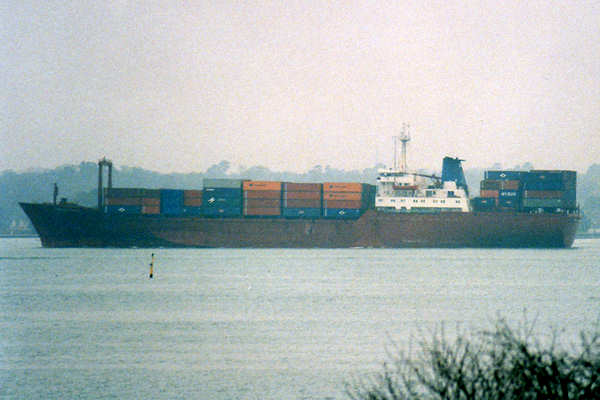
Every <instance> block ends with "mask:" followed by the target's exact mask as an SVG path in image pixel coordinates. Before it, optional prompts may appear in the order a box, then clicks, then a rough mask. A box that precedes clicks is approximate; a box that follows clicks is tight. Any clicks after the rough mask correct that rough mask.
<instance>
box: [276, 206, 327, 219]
mask: <svg viewBox="0 0 600 400" xmlns="http://www.w3.org/2000/svg"><path fill="white" fill-rule="evenodd" d="M282 215H283V216H284V217H288V218H319V217H320V216H321V209H320V208H284V209H283V211H282Z"/></svg>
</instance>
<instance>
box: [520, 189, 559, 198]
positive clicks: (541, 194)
mask: <svg viewBox="0 0 600 400" xmlns="http://www.w3.org/2000/svg"><path fill="white" fill-rule="evenodd" d="M564 194H565V193H564V192H563V191H560V190H526V191H525V196H524V197H525V198H526V199H562V198H563V196H564Z"/></svg>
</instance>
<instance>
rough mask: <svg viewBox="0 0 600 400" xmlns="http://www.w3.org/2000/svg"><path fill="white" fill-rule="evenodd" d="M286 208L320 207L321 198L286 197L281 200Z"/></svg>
mask: <svg viewBox="0 0 600 400" xmlns="http://www.w3.org/2000/svg"><path fill="white" fill-rule="evenodd" d="M283 206H284V207H286V208H321V199H287V200H284V201H283Z"/></svg>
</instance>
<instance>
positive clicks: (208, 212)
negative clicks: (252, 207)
mask: <svg viewBox="0 0 600 400" xmlns="http://www.w3.org/2000/svg"><path fill="white" fill-rule="evenodd" d="M202 214H203V215H205V216H207V217H240V216H241V215H242V209H241V208H238V207H212V208H203V209H202Z"/></svg>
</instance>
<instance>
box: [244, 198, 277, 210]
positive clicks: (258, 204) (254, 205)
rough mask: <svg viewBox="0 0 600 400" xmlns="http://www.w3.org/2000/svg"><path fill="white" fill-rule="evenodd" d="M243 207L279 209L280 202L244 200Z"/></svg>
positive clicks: (273, 200) (274, 200)
mask: <svg viewBox="0 0 600 400" xmlns="http://www.w3.org/2000/svg"><path fill="white" fill-rule="evenodd" d="M244 204H245V205H244V207H247V208H270V207H281V200H279V199H246V200H245V201H244Z"/></svg>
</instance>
